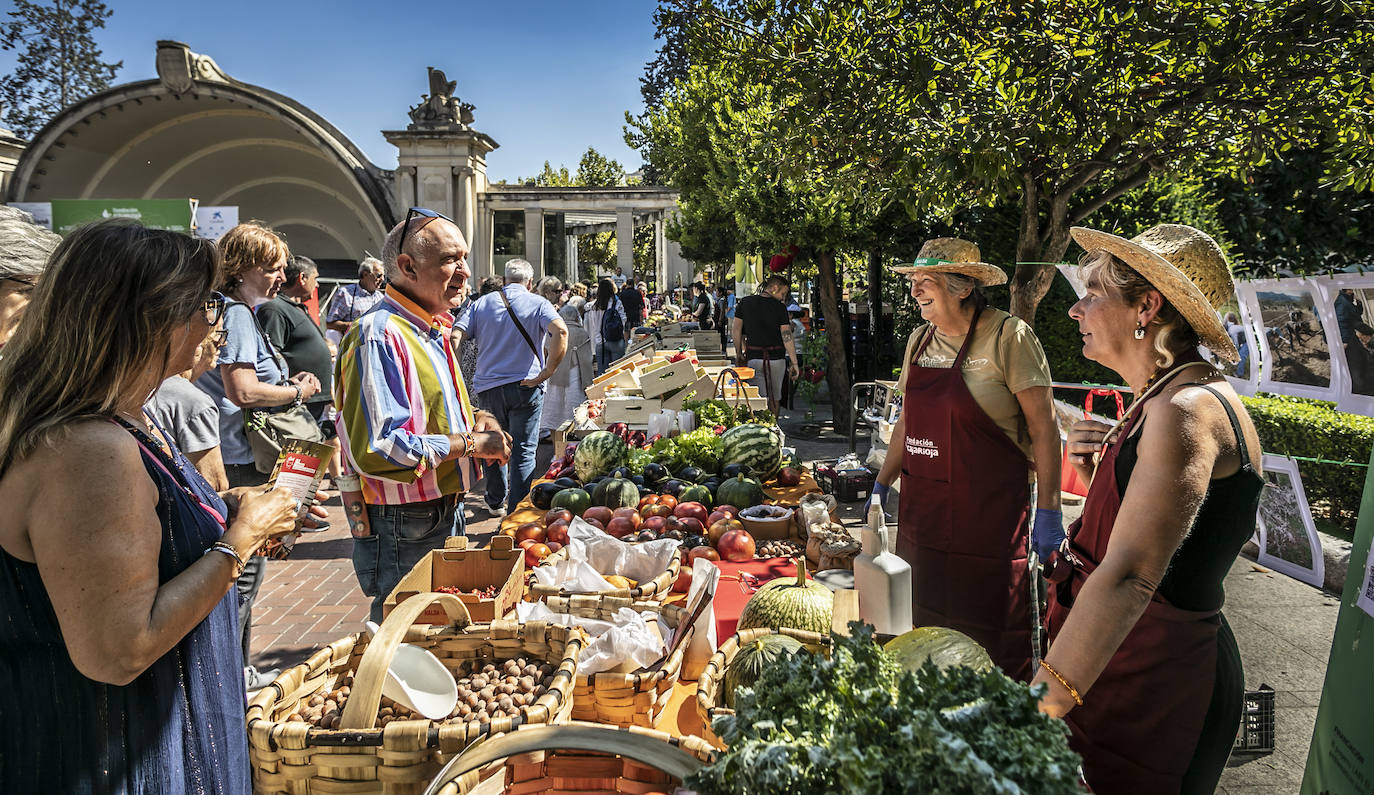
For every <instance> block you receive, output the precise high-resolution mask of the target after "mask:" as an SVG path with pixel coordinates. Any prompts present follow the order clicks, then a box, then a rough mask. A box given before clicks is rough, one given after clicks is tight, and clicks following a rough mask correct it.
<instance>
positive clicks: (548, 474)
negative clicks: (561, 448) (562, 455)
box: [544, 460, 565, 480]
mask: <svg viewBox="0 0 1374 795" xmlns="http://www.w3.org/2000/svg"><path fill="white" fill-rule="evenodd" d="M564 466H565V464H564V462H562V461H558V460H555V461H553V462H552V463H550V464H549V468H548V469H547V470H545V471H544V480H557V479H558V473H559V472H561V471H562V470H563V467H564Z"/></svg>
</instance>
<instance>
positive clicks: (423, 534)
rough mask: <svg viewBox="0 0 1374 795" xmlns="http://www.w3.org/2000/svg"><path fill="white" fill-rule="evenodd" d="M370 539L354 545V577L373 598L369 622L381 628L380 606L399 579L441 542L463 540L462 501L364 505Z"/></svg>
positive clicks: (464, 530) (448, 500) (363, 539)
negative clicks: (458, 538) (453, 539)
mask: <svg viewBox="0 0 1374 795" xmlns="http://www.w3.org/2000/svg"><path fill="white" fill-rule="evenodd" d="M367 521H368V523H369V524H370V525H371V526H372V535H370V536H366V537H364V538H354V539H353V573H354V574H356V575H357V576H358V585H359V587H361V588H362V589H363V593H364V594H367V595H368V596H370V597H372V611H371V617H372V620H373V621H376V622H378V623H381V620H382V605H383V603H385V602H386V598H387V596H388V595H390V594H391V590H392V589H393V588H395V587H396V584H397V583H399V582H400V581H401V578H402V577H404V576H406V575H407V574H409V573H410V570H411V569H413V568H415V564H416V563H419V562H420V559H421V558H423V557H424V556H425V555H427V554H429V551H430V550H432V549H443V547H444V539H445V538H448V537H449V536H459V535H466V531H467V528H466V526H465V525H464V523H463V500H462V496H461V495H456V496H450V497H445V498H442V499H439V500H431V501H430V502H413V503H407V504H404V505H369V506H367Z"/></svg>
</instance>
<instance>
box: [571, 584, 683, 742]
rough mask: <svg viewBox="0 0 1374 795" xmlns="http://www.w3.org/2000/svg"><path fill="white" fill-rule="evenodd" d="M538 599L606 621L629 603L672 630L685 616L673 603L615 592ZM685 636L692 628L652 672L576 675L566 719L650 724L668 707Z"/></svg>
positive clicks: (576, 614) (582, 615) (606, 672)
mask: <svg viewBox="0 0 1374 795" xmlns="http://www.w3.org/2000/svg"><path fill="white" fill-rule="evenodd" d="M544 603H545V604H547V605H548V606H549V609H550V610H553V611H554V612H556V613H569V614H571V615H574V616H580V617H582V618H596V619H600V620H602V621H610V620H612V619H613V618H614V616H615V613H616V612H617V611H618V610H620V609H621V608H623V607H630V608H633V609H635V610H638V611H639V612H641V613H644V612H652V613H658V614H659V615H661V616H663V620H664V621H665V622H666V623H667V624H668V626H669V627H671V628H673V629H677V627H678V625H679V624H680V623H682V622H683V621H686V620H687V619H688V615H687V611H686V610H684V609H683V608H681V607H679V606H677V605H669V604H659V603H657V602H633V601H631V600H629V599H625V598H623V597H619V596H594V595H589V594H583V595H578V596H570V597H566V598H565V597H562V596H550V597H548V598H547V599H545V600H544ZM691 638H692V630H691V629H688V630H687V636H686V637H684V638H683V639H682V642H681V643H679V644H678V647H677V648H676V649H674V650H673V653H672V654H670V655H669V656H668V659H667V660H665V661H663V664H662V665H660V666H659V667H657V668H656V669H653V670H649V671H637V672H635V673H613V672H611V671H602V672H601V673H599V674H593V675H592V676H582V675H578V677H577V684H576V686H575V687H574V688H573V708H572V719H573V720H583V721H591V722H593V723H609V724H613V725H615V726H640V727H644V728H653V727H654V725H655V724H656V723H657V722H658V719H659V716H660V715H662V714H663V710H664V709H666V708H667V706H668V699H669V697H670V696H672V693H673V682H675V681H676V680H677V677H678V674H679V673H681V672H682V656H683V654H685V653H686V650H687V644H688V643H689V642H690V641H691ZM667 640H668V638H664V641H665V642H666V641H667Z"/></svg>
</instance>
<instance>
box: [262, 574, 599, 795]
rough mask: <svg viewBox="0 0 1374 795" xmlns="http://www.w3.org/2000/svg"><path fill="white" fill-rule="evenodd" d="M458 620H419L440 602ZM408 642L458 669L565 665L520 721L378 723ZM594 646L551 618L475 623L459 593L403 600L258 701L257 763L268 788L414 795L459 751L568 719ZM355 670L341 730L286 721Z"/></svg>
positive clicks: (303, 793) (295, 794)
mask: <svg viewBox="0 0 1374 795" xmlns="http://www.w3.org/2000/svg"><path fill="white" fill-rule="evenodd" d="M436 603H437V604H440V605H442V606H443V608H444V610H445V611H446V612H447V613H448V615H449V617H450V618H452V619H453V621H454V623H453V625H451V626H427V625H419V626H412V622H414V620H415V618H416V617H417V616H419V615H420V613H422V612H423V611H424V610H425V609H426V608H428V607H429V606H430V605H432V604H436ZM402 640H404V641H405V642H407V643H410V644H412V645H415V646H419V647H421V648H424V649H428V650H429V651H430V652H432V653H433V654H434V655H435V656H437V657H438V658H439V659H440V660H442V661H443V663H444V665H445V666H447V667H448V668H449V669H450V670H456V669H457V668H458V667H459V666H460V665H461V664H462V663H463V662H465V661H468V660H475V659H497V660H502V659H511V658H514V657H519V656H522V655H523V656H530V657H537V658H539V659H542V660H544V661H546V662H550V663H557V665H558V668H557V670H556V671H555V673H554V674H553V682H552V684H551V686H550V687H549V689H548V690H547V691H546V692H545V693H544V694H543V695H542V696H541V697H540V698H539V700H538V701H536V702H535V703H534V704H532V705H529V706H527V707H522V708H521V710H520V714H519V715H517V716H515V717H513V718H512V717H498V718H496V719H494V720H492V721H490V722H489V723H476V722H465V721H459V720H458V719H450V720H451V721H453V722H431V721H427V720H407V721H393V722H390V723H389V724H388V725H386V726H384V727H381V728H378V727H377V725H376V724H377V709H378V705H379V704H380V701H381V687H382V678H383V676H384V675H385V672H386V670H387V667H388V665H389V664H390V662H391V658H392V656H393V655H394V654H395V652H396V648H397V647H398V646H399V645H400V643H401V641H402ZM585 644H586V635H585V633H583V631H582V630H581V629H580V628H577V627H565V626H561V625H556V624H546V623H543V622H530V623H528V624H517V623H515V622H499V621H498V622H493V623H492V624H473V625H469V624H468V614H467V610H466V609H465V608H464V606H463V603H462V601H461V600H459V599H458V598H457V597H456V596H453V595H451V594H439V593H425V594H419V595H416V596H413V597H411V598H410V599H407V600H406V601H405V602H404V603H402V604H400V605H398V606H397V607H396V609H395V610H393V611H392V613H391V615H390V616H388V617H387V619H386V621H385V622H384V623H383V624H382V628H381V631H379V632H378V633H377V636H376V637H375V638H373V639H371V640H370V641H369V639H368V637H367V635H366V634H360V635H350V636H349V637H346V638H342V639H340V640H337V641H335V642H333V643H331V644H330V645H329V646H327V647H326V648H324V649H322V650H320V651H319V652H316V653H315V654H314V655H313V656H311V658H310V659H309V660H307V661H306V662H305V663H303V664H301V665H297V666H295V667H294V668H290V669H288V670H286V671H284V672H282V674H281V675H280V676H279V677H278V678H277V679H276V681H275V682H273V683H272V684H271V685H269V686H268V687H266V688H264V689H263V690H262V691H261V692H259V693H258V694H257V695H256V696H255V697H254V698H253V699H252V701H250V702H249V704H248V714H247V724H248V740H249V759H250V762H251V764H252V767H253V789H254V791H255V792H258V793H276V792H286V793H292V795H316V794H317V793H339V792H382V793H388V794H392V793H394V794H396V795H401V794H402V793H404V794H405V795H411V794H412V793H417V792H419V791H420V790H422V789H423V788H424V786H425V784H426V783H428V782H429V781H430V780H431V779H432V778H433V777H434V775H435V773H436V772H438V770H439V768H440V767H441V766H442V765H443V764H444V762H445V761H447V760H448V759H449V758H451V757H452V756H453V755H454V754H457V753H458V752H460V751H462V750H463V749H464V748H466V747H468V746H469V745H471V744H472V743H473V742H475V741H476V740H478V739H480V738H482V737H485V736H487V735H490V734H499V733H502V732H508V731H512V730H514V729H515V728H517V727H519V726H521V725H527V724H545V723H561V722H564V721H566V720H567V719H568V716H569V713H570V712H571V710H572V689H573V682H574V680H575V679H576V677H577V658H578V655H579V654H581V652H582V648H583V646H585ZM345 675H351V676H353V686H352V692H351V694H350V695H349V697H348V700H347V701H346V702H345V704H344V709H343V713H342V716H341V722H340V727H339V728H338V729H321V728H317V727H315V726H312V725H311V724H308V723H304V722H300V721H291V722H287V721H286V720H285V718H286V717H287V716H289V715H290V714H291V713H293V712H295V711H297V710H298V709H300V708H301V705H302V704H304V703H305V702H306V701H307V700H308V699H309V698H310V697H311V696H313V695H315V694H317V693H324V692H327V691H329V690H331V689H333V688H334V686H335V684H336V683H337V682H338V681H339V680H340V679H341V678H342V677H344V676H345Z"/></svg>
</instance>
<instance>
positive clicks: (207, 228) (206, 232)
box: [196, 206, 239, 240]
mask: <svg viewBox="0 0 1374 795" xmlns="http://www.w3.org/2000/svg"><path fill="white" fill-rule="evenodd" d="M238 224H239V208H238V207H237V206H233V207H197V208H196V237H203V238H205V239H206V240H219V239H220V238H221V237H223V236H224V233H225V232H228V231H229V230H230V229H233V228H234V227H236V226H238Z"/></svg>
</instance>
